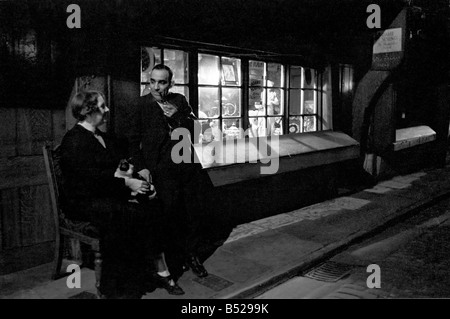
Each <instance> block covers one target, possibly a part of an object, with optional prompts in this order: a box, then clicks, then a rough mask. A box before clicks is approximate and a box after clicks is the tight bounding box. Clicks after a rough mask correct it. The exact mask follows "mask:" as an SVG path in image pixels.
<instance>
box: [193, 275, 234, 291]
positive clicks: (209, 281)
mask: <svg viewBox="0 0 450 319" xmlns="http://www.w3.org/2000/svg"><path fill="white" fill-rule="evenodd" d="M192 280H193V281H195V282H197V283H199V284H200V285H203V286H205V287H208V288H209V289H212V290H214V291H221V290H223V289H225V288H227V287H229V286H231V285H232V284H233V283H232V282H231V281H228V280H226V279H223V278H220V277H218V276H216V275H213V274H209V275H208V276H207V277H204V278H198V277H195V278H194V279H192Z"/></svg>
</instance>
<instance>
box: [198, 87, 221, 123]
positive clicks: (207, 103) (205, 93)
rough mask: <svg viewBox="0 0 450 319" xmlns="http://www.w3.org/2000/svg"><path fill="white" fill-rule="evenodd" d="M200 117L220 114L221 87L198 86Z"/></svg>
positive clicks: (212, 116)
mask: <svg viewBox="0 0 450 319" xmlns="http://www.w3.org/2000/svg"><path fill="white" fill-rule="evenodd" d="M198 101H199V110H198V115H199V117H200V118H216V117H219V115H220V103H219V89H218V88H205V87H201V88H198Z"/></svg>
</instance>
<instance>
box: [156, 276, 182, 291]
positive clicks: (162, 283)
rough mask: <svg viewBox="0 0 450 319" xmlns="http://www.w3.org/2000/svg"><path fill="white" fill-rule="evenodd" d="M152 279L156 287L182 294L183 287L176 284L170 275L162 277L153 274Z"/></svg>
mask: <svg viewBox="0 0 450 319" xmlns="http://www.w3.org/2000/svg"><path fill="white" fill-rule="evenodd" d="M153 281H154V283H155V285H156V286H157V287H158V288H164V289H166V290H167V292H168V293H169V294H171V295H184V291H183V289H181V287H180V286H178V285H177V283H176V282H175V280H173V279H172V276H167V277H163V276H160V275H158V274H153Z"/></svg>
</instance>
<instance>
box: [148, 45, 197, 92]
mask: <svg viewBox="0 0 450 319" xmlns="http://www.w3.org/2000/svg"><path fill="white" fill-rule="evenodd" d="M160 63H162V64H164V65H167V66H168V67H170V68H171V69H172V71H173V80H174V81H175V85H174V86H173V87H172V89H171V91H172V92H176V93H181V94H183V95H185V96H186V98H187V99H189V89H188V85H189V77H188V75H189V73H188V71H189V69H188V54H187V52H185V51H181V50H172V49H166V48H158V47H142V48H141V96H143V95H147V94H149V93H150V90H149V84H150V72H151V70H152V68H153V67H154V66H155V65H156V64H160Z"/></svg>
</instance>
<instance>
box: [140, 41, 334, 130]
mask: <svg viewBox="0 0 450 319" xmlns="http://www.w3.org/2000/svg"><path fill="white" fill-rule="evenodd" d="M140 47H141V49H142V48H143V47H150V48H157V49H159V50H161V61H164V52H165V51H166V50H180V51H182V52H184V53H185V54H187V59H186V61H187V70H188V76H187V81H188V82H187V83H186V84H178V83H175V86H176V87H186V88H187V89H186V90H187V92H188V96H186V98H187V100H188V101H189V104H190V105H191V107H192V109H193V111H194V114H195V115H196V116H198V115H199V88H201V87H211V88H217V89H218V91H219V92H218V94H219V101H220V105H221V107H220V114H219V117H217V118H215V119H218V120H219V123H220V128H221V129H222V127H223V126H222V123H223V120H224V119H225V120H226V119H239V120H240V122H241V127H242V129H243V131H244V132H246V131H247V129H248V128H249V124H250V118H252V117H253V116H249V108H250V105H249V104H250V101H249V89H250V88H251V87H254V86H251V85H250V83H249V79H250V75H249V63H250V61H259V62H264V63H265V69H266V71H265V72H267V69H268V65H269V64H271V63H275V64H280V65H281V66H282V68H283V70H282V83H281V84H282V85H280V86H276V87H275V89H279V90H280V92H282V94H281V95H282V97H280V104H281V103H282V105H283V109H282V111H281V112H282V113H281V114H279V115H278V116H274V115H268V114H267V110H266V113H265V114H264V115H261V117H264V118H265V119H266V124H267V118H277V117H281V118H282V123H283V125H282V135H288V134H291V132H290V131H289V124H290V117H291V116H299V117H301V118H302V119H303V118H305V117H307V116H313V117H314V118H315V128H314V131H322V130H323V114H324V113H323V107H324V102H323V100H324V94H331V93H330V92H327V91H325V90H324V88H323V83H324V79H323V75H324V72H323V70H322V71H320V70H319V68H314V67H312V66H305V65H302V63H292V62H291V61H288V62H286V61H283V59H282V58H278V59H276V58H272V57H271V58H267V56H264V54H260V55H258V52H256V51H251V52H253V53H252V54H249V53H247V52H238V51H237V50H236V49H233V48H231V50H229V51H228V50H227V51H224V50H220V49H211V45H206V44H205V45H204V46H202V45H198V46H197V45H196V46H193V45H188V46H183V45H174V44H165V43H161V42H155V43H144V44H141V46H140ZM199 54H207V55H213V56H217V57H218V58H219V68H220V69H219V72H220V79H219V82H218V84H217V85H215V84H199V83H198V72H199V65H198V57H199ZM223 58H230V59H239V60H240V70H239V69H238V70H237V71H238V72H240V74H241V78H240V84H239V85H227V84H223V83H222V70H223V69H222V59H223ZM141 59H142V57H141ZM293 66H294V67H300V68H302V69H305V68H307V69H311V70H313V71H314V74H315V83H316V87H315V88H312V89H309V88H304V87H303V85H302V86H301V87H300V88H298V89H299V91H300V92H301V100H300V105H299V108H300V110H301V112H302V110H304V105H303V104H304V96H303V95H304V92H305V91H307V90H311V91H313V92H314V93H313V94H314V98H315V101H316V102H315V103H316V112H315V113H312V114H306V113H300V114H296V115H294V114H292V112H291V105H290V99H291V89H292V88H291V87H290V72H291V67H293ZM141 71H142V67H141ZM302 77H303V75H302ZM141 80H142V79H141ZM140 83H141V84H142V83H145V82H142V81H141V82H140ZM302 83H303V79H302ZM224 88H236V89H239V90H240V107H241V113H240V116H239V117H230V118H227V117H225V118H224V117H223V115H222V112H223V111H222V93H223V89H224ZM261 88H263V89H264V90H265V95H266V101H267V94H268V91H267V89H268V86H267V79H266V78H265V79H264V85H263V86H262V87H261ZM141 93H142V91H141ZM281 99H282V101H281ZM328 107H329V108H331V107H332V105H329V106H328ZM331 111H332V110H331V109H330V110H329V112H331ZM302 123H303V121H302ZM301 133H306V132H304V130H303V126H302V129H301ZM265 136H267V134H266V135H265ZM247 137H248V134H246V135H245V136H241V137H240V138H247Z"/></svg>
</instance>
